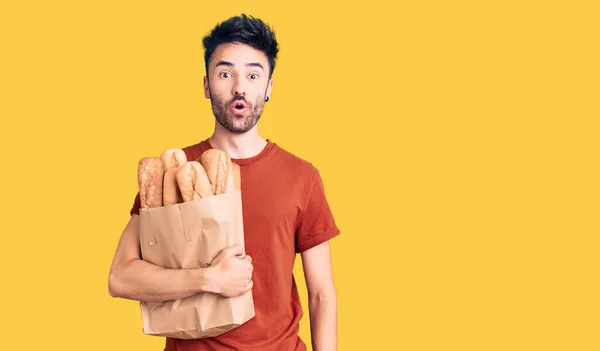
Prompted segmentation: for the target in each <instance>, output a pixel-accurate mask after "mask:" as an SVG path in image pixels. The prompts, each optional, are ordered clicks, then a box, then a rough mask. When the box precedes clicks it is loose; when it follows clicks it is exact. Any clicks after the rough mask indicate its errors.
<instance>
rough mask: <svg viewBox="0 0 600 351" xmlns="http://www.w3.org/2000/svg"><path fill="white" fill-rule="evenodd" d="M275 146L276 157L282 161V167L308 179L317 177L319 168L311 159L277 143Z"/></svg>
mask: <svg viewBox="0 0 600 351" xmlns="http://www.w3.org/2000/svg"><path fill="white" fill-rule="evenodd" d="M275 147H276V148H277V158H278V159H279V162H281V163H282V168H284V169H286V170H287V171H288V172H293V173H294V174H296V175H297V176H299V177H302V178H305V179H308V180H314V179H315V178H318V177H319V169H318V168H317V167H316V166H315V165H314V164H313V163H312V162H311V161H309V160H307V159H305V158H302V157H300V156H298V155H296V154H294V153H292V152H290V151H288V150H286V149H284V148H283V147H281V146H280V145H278V144H275Z"/></svg>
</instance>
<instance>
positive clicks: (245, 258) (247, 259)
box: [244, 255, 252, 264]
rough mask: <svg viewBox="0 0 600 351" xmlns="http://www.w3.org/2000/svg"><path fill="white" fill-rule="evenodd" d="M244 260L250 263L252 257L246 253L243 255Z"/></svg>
mask: <svg viewBox="0 0 600 351" xmlns="http://www.w3.org/2000/svg"><path fill="white" fill-rule="evenodd" d="M244 261H247V262H248V263H250V264H251V263H252V257H250V256H248V255H246V257H244Z"/></svg>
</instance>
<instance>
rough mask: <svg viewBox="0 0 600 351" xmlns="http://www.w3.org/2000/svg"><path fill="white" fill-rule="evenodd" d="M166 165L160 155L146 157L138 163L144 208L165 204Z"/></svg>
mask: <svg viewBox="0 0 600 351" xmlns="http://www.w3.org/2000/svg"><path fill="white" fill-rule="evenodd" d="M164 174H165V167H164V164H163V161H162V160H161V159H160V158H158V157H144V158H142V159H141V160H140V162H139V163H138V187H139V193H140V206H141V207H142V208H149V207H160V206H162V204H163V199H162V197H163V177H164Z"/></svg>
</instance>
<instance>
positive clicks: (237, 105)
mask: <svg viewBox="0 0 600 351" xmlns="http://www.w3.org/2000/svg"><path fill="white" fill-rule="evenodd" d="M247 107H248V106H247V105H246V104H245V103H244V102H243V101H236V102H234V103H233V106H232V108H231V109H232V110H233V112H238V113H239V112H244V111H245V110H246V108H247Z"/></svg>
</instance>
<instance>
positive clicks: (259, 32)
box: [202, 14, 279, 77]
mask: <svg viewBox="0 0 600 351" xmlns="http://www.w3.org/2000/svg"><path fill="white" fill-rule="evenodd" d="M234 42H235V43H241V44H246V45H249V46H251V47H253V48H255V49H257V50H260V51H262V52H264V53H265V55H266V56H267V59H268V60H269V67H270V69H269V77H271V76H272V75H273V71H274V70H275V60H276V59H277V53H278V52H279V47H278V44H277V40H276V39H275V32H274V31H273V30H272V29H271V28H270V27H269V26H268V25H267V24H265V23H264V22H263V21H262V20H260V19H257V18H254V17H252V16H246V15H245V14H242V15H240V16H235V17H231V18H229V19H228V20H226V21H224V22H221V23H219V24H217V25H216V26H215V27H214V28H213V30H212V31H211V32H210V33H209V34H208V35H206V36H205V37H204V38H203V39H202V44H203V45H204V50H205V51H204V62H205V68H206V75H207V76H208V62H209V60H210V57H211V56H212V54H213V52H214V51H215V49H216V48H217V47H218V46H219V45H221V44H226V43H234Z"/></svg>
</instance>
